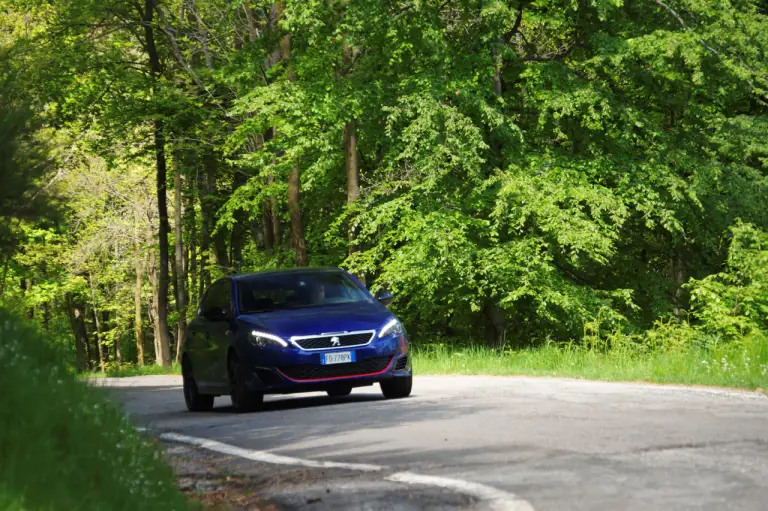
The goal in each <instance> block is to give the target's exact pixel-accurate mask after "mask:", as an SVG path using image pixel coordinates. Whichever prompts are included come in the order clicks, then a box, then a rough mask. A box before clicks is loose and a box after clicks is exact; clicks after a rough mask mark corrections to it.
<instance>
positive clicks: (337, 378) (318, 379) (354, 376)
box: [275, 357, 395, 383]
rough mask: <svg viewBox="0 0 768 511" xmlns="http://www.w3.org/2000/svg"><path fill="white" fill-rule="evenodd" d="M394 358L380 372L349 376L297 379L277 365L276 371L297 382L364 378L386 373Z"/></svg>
mask: <svg viewBox="0 0 768 511" xmlns="http://www.w3.org/2000/svg"><path fill="white" fill-rule="evenodd" d="M394 360H395V357H392V358H390V359H389V363H388V364H387V367H385V368H384V369H382V370H381V371H379V372H378V373H363V374H350V375H348V376H332V377H330V378H310V379H308V380H296V379H293V378H291V377H290V376H288V375H286V374H285V373H284V372H282V371H281V370H280V369H278V368H277V367H275V371H277V372H278V373H280V374H281V375H282V376H283V378H285V379H286V380H290V381H293V382H297V383H305V382H318V381H333V380H344V379H346V378H364V377H366V376H378V375H380V374H384V373H386V372H387V371H389V369H390V368H391V367H392V362H394Z"/></svg>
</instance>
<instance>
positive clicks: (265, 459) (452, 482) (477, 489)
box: [137, 428, 534, 511]
mask: <svg viewBox="0 0 768 511" xmlns="http://www.w3.org/2000/svg"><path fill="white" fill-rule="evenodd" d="M137 429H138V430H139V431H147V429H146V428H137ZM158 436H159V437H160V438H162V439H163V440H170V441H172V442H179V443H183V444H189V445H194V446H197V447H200V448H202V449H208V450H209V451H214V452H220V453H222V454H228V455H231V456H239V457H241V458H245V459H248V460H253V461H258V462H261V463H271V464H273V465H293V466H299V467H309V468H340V469H345V470H356V471H360V472H381V471H383V470H386V469H387V468H388V467H385V466H382V465H369V464H366V463H340V462H336V461H317V460H305V459H302V458H294V457H291V456H281V455H279V454H273V453H271V452H266V451H255V450H252V449H243V448H242V447H236V446H234V445H229V444H225V443H223V442H219V441H216V440H209V439H206V438H198V437H194V436H187V435H181V434H179V433H160V434H159V435H158ZM384 480H386V481H391V482H398V483H404V484H418V485H425V486H437V487H439V488H446V489H449V490H453V491H455V492H458V493H462V494H464V495H470V496H472V497H475V498H477V499H478V500H479V501H480V502H482V503H484V504H487V505H488V507H489V509H491V510H493V511H534V509H533V506H532V505H531V504H530V503H529V502H528V501H526V500H523V499H521V498H520V497H518V496H517V495H515V494H514V493H510V492H506V491H503V490H499V489H497V488H493V487H492V486H486V485H484V484H479V483H472V482H469V481H464V480H461V479H450V478H447V477H437V476H428V475H421V474H415V473H413V472H397V473H394V474H391V475H389V476H386V477H384Z"/></svg>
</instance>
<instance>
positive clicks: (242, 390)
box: [227, 353, 264, 413]
mask: <svg viewBox="0 0 768 511" xmlns="http://www.w3.org/2000/svg"><path fill="white" fill-rule="evenodd" d="M227 369H228V371H227V372H228V373H229V395H230V398H231V399H232V408H234V409H235V413H248V412H254V411H256V410H258V409H259V408H261V405H262V404H263V402H264V394H261V393H258V392H251V391H250V390H248V387H247V386H246V385H245V373H244V371H243V369H242V366H241V365H240V359H239V358H238V357H237V355H236V354H235V353H232V354H231V355H230V356H229V360H228V362H227Z"/></svg>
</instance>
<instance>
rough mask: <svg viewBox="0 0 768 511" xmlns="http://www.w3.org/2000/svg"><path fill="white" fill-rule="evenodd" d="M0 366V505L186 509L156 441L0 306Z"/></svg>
mask: <svg viewBox="0 0 768 511" xmlns="http://www.w3.org/2000/svg"><path fill="white" fill-rule="evenodd" d="M0 365H2V367H3V371H2V374H0V385H2V387H3V389H4V391H3V406H2V408H1V409H0V460H1V461H0V508H2V509H9V510H18V511H27V510H28V511H32V510H44V509H45V510H48V509H79V510H99V511H104V510H129V509H147V510H155V509H156V510H174V509H178V510H182V509H186V508H187V505H186V503H185V501H184V499H183V497H182V496H181V495H180V494H179V493H178V490H177V488H176V486H175V482H174V479H173V475H172V473H171V469H170V467H168V466H167V465H166V464H165V463H164V462H163V461H162V460H161V459H160V452H159V450H158V449H157V448H156V446H154V445H151V444H150V443H148V442H147V441H146V440H144V439H142V438H141V437H140V436H139V434H138V433H137V432H136V430H135V429H134V428H133V426H132V425H131V424H130V423H129V421H128V419H127V418H126V417H125V416H124V415H122V413H121V412H120V411H119V410H118V409H117V408H116V405H114V404H112V403H111V402H109V401H108V400H107V399H106V396H103V395H102V394H101V392H100V391H98V390H96V389H94V388H89V387H87V386H86V385H85V384H83V383H81V382H79V381H77V380H76V378H75V376H74V375H73V374H72V373H71V371H70V369H69V368H67V367H66V366H65V364H64V363H63V362H62V360H61V354H60V352H59V351H58V350H57V349H54V348H52V347H51V346H50V345H49V344H47V343H46V342H45V341H44V335H43V334H42V333H41V332H39V331H36V330H35V329H34V328H32V327H30V326H28V325H27V324H25V323H23V322H22V321H21V320H19V319H18V318H16V317H15V316H13V315H11V314H9V313H8V312H6V311H5V310H4V309H0Z"/></svg>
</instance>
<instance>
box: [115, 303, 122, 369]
mask: <svg viewBox="0 0 768 511" xmlns="http://www.w3.org/2000/svg"><path fill="white" fill-rule="evenodd" d="M115 326H116V327H118V328H119V326H120V308H119V307H118V308H117V309H116V310H115ZM116 330H117V329H116ZM121 337H122V329H120V330H117V333H116V335H115V361H117V364H118V365H121V364H122V363H123V349H122V343H121V342H120V338H121Z"/></svg>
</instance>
